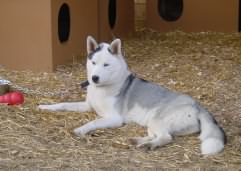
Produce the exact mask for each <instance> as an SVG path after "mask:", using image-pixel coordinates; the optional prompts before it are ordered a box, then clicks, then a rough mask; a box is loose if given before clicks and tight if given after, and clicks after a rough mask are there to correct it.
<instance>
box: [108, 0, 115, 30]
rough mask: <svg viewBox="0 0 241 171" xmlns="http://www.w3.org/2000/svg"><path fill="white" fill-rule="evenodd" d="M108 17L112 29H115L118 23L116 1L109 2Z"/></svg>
mask: <svg viewBox="0 0 241 171" xmlns="http://www.w3.org/2000/svg"><path fill="white" fill-rule="evenodd" d="M108 16H109V25H110V28H111V29H113V28H114V27H115V22H116V0H109V9H108Z"/></svg>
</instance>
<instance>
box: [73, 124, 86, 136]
mask: <svg viewBox="0 0 241 171" xmlns="http://www.w3.org/2000/svg"><path fill="white" fill-rule="evenodd" d="M73 132H74V134H75V135H76V136H78V137H82V138H84V137H85V135H86V133H87V132H86V131H85V130H84V129H83V128H82V127H79V128H75V129H74V131H73Z"/></svg>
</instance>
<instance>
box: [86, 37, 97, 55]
mask: <svg viewBox="0 0 241 171" xmlns="http://www.w3.org/2000/svg"><path fill="white" fill-rule="evenodd" d="M97 47H98V43H97V42H96V40H95V39H94V38H93V37H92V36H88V37H87V53H88V55H89V54H91V53H92V52H94V51H95V49H96V48H97Z"/></svg>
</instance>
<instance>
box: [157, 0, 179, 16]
mask: <svg viewBox="0 0 241 171" xmlns="http://www.w3.org/2000/svg"><path fill="white" fill-rule="evenodd" d="M157 6H158V13H159V15H160V16H161V17H162V18H163V19H164V20H165V21H176V20H178V19H179V18H180V17H181V15H182V12H183V0H158V5H157Z"/></svg>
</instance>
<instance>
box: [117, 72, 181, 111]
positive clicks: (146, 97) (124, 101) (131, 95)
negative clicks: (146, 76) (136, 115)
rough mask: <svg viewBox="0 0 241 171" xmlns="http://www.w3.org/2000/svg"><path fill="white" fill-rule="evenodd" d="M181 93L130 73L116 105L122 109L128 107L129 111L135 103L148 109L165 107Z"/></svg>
mask: <svg viewBox="0 0 241 171" xmlns="http://www.w3.org/2000/svg"><path fill="white" fill-rule="evenodd" d="M179 95H180V94H178V93H176V92H172V91H169V90H168V89H166V88H163V87H161V86H159V85H156V84H153V83H150V82H147V81H145V80H142V79H140V78H137V77H135V76H133V75H130V76H129V77H128V78H127V79H126V81H125V83H124V85H123V86H122V89H121V91H120V93H119V95H118V96H117V98H118V101H117V104H116V107H117V108H118V109H119V110H120V111H122V110H123V109H124V108H127V110H128V111H129V110H131V109H132V108H133V107H134V106H135V104H138V105H139V106H141V107H143V108H146V109H152V108H155V107H162V106H163V107H164V106H165V105H166V104H168V103H170V102H171V101H173V100H174V99H176V98H177V97H178V96H179ZM122 112H123V111H122Z"/></svg>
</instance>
